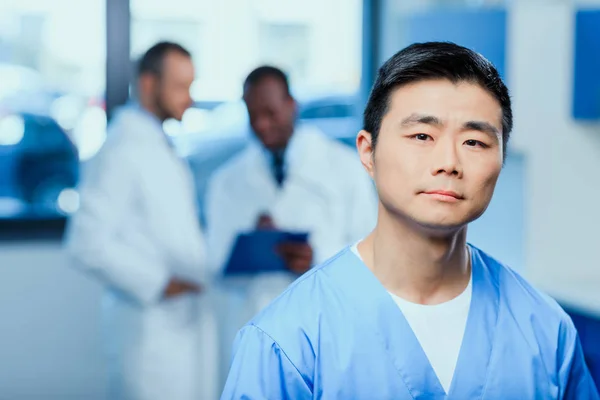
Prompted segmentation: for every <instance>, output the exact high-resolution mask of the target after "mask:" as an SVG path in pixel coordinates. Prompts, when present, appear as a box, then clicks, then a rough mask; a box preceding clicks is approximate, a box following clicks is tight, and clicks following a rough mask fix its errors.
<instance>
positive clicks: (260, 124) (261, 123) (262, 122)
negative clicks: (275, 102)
mask: <svg viewBox="0 0 600 400" xmlns="http://www.w3.org/2000/svg"><path fill="white" fill-rule="evenodd" d="M253 125H254V126H253V128H254V130H255V131H256V132H257V133H259V134H264V133H265V132H269V131H270V129H271V121H269V118H267V117H263V116H260V117H257V118H256V119H255V120H254V121H253Z"/></svg>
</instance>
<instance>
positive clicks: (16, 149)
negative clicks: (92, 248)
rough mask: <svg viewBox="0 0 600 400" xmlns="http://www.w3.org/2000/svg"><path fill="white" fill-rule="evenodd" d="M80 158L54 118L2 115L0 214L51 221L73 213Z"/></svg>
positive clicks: (32, 115)
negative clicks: (48, 219)
mask: <svg viewBox="0 0 600 400" xmlns="http://www.w3.org/2000/svg"><path fill="white" fill-rule="evenodd" d="M78 178H79V157H78V152H77V149H76V147H75V146H74V145H73V143H72V142H71V140H70V139H69V137H68V136H67V134H66V132H65V131H64V130H63V129H62V128H61V127H60V125H59V124H58V123H57V122H56V121H55V120H54V119H52V118H50V117H48V116H44V115H36V114H31V113H22V112H21V113H5V114H3V115H0V198H1V199H2V200H3V201H2V202H0V215H1V216H2V217H31V216H55V215H60V214H68V213H69V212H72V211H74V210H75V209H76V207H77V205H78V204H77V203H78V198H77V195H76V192H75V189H74V188H75V187H76V185H77V181H78Z"/></svg>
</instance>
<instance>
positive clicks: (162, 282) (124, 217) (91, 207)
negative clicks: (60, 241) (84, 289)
mask: <svg viewBox="0 0 600 400" xmlns="http://www.w3.org/2000/svg"><path fill="white" fill-rule="evenodd" d="M113 150H114V151H112V152H111V151H107V152H104V153H103V154H102V155H100V154H99V156H98V157H97V159H95V160H93V162H94V164H93V165H92V166H90V167H91V170H90V171H89V172H90V174H89V175H87V176H86V178H87V181H84V182H82V187H81V204H80V209H79V211H78V212H77V213H76V214H75V215H74V216H73V217H72V219H71V221H69V229H68V233H67V243H66V250H67V253H68V254H69V255H70V257H71V259H72V260H73V261H74V264H75V265H76V266H78V267H80V268H82V269H84V270H86V271H89V272H91V273H92V274H94V275H96V276H99V277H100V279H101V280H103V281H104V282H105V283H107V284H109V285H112V286H115V287H117V288H118V289H120V290H121V291H123V292H124V293H126V294H128V295H130V296H131V297H132V298H134V299H136V300H137V301H139V302H140V303H141V304H144V305H148V304H152V303H154V302H156V301H158V300H159V299H160V297H161V296H162V293H163V289H164V288H165V287H166V285H167V283H168V281H169V279H170V273H169V271H168V269H167V268H166V266H165V263H164V262H163V260H162V257H161V253H160V252H159V250H158V249H157V248H156V244H155V243H152V241H151V240H149V238H148V237H147V236H145V235H143V234H142V233H140V234H139V235H138V236H137V237H135V238H128V240H127V242H125V241H124V239H123V238H122V237H120V236H119V234H118V232H119V227H120V226H121V225H122V224H128V223H130V222H131V221H130V220H128V216H129V214H130V213H131V212H132V210H134V207H136V205H135V202H134V201H135V193H136V192H135V190H136V189H135V188H136V184H137V181H136V178H135V168H134V167H133V165H132V164H131V161H130V160H129V158H128V157H126V155H125V154H123V153H124V151H121V150H122V149H113Z"/></svg>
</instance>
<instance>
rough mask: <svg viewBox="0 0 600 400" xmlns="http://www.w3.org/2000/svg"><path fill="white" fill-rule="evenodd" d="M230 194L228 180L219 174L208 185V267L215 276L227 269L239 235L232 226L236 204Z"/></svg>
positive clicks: (206, 214)
mask: <svg viewBox="0 0 600 400" xmlns="http://www.w3.org/2000/svg"><path fill="white" fill-rule="evenodd" d="M228 193H229V191H228V190H227V180H226V178H225V177H224V176H222V175H221V174H219V173H217V174H216V175H215V176H213V177H212V178H211V179H210V181H209V183H208V187H207V190H206V206H205V207H206V208H205V211H206V213H205V216H206V243H207V248H208V249H209V251H210V253H209V255H208V265H209V269H210V271H211V272H212V273H213V274H215V275H218V274H220V273H221V272H222V270H223V268H224V267H225V263H226V262H227V259H228V257H229V254H230V252H231V250H232V246H233V243H234V240H235V237H236V234H237V230H236V229H235V227H234V226H233V225H232V223H233V222H235V221H234V218H233V216H235V207H236V204H235V202H234V201H232V199H231V198H230V196H229V195H228Z"/></svg>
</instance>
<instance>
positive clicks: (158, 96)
mask: <svg viewBox="0 0 600 400" xmlns="http://www.w3.org/2000/svg"><path fill="white" fill-rule="evenodd" d="M154 109H155V110H156V114H157V115H156V116H157V117H158V118H159V119H160V120H161V121H166V120H167V119H170V118H174V117H173V114H171V113H170V112H169V111H168V108H167V107H166V105H165V103H164V101H163V96H162V91H161V90H160V88H157V89H156V91H155V92H154Z"/></svg>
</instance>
